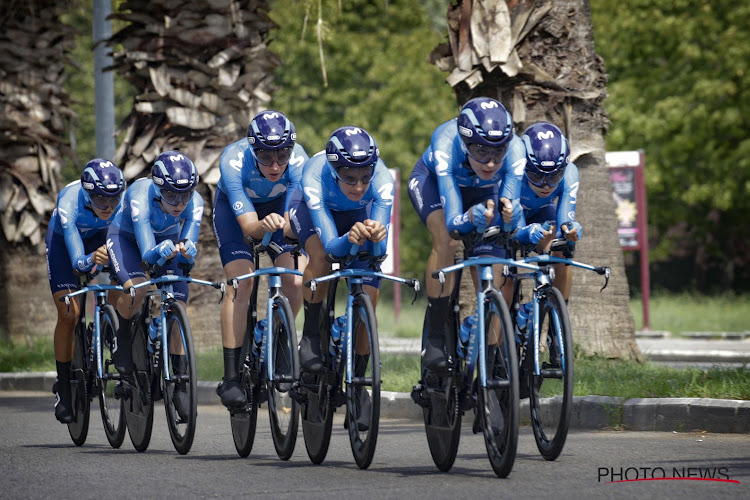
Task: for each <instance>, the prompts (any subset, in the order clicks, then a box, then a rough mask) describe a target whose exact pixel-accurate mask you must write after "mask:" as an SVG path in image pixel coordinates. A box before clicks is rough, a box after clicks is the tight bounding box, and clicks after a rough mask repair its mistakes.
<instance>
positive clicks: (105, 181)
mask: <svg viewBox="0 0 750 500" xmlns="http://www.w3.org/2000/svg"><path fill="white" fill-rule="evenodd" d="M81 186H82V187H83V191H84V193H85V194H86V197H87V198H88V201H89V202H90V203H91V204H92V205H94V206H95V207H96V208H98V209H100V210H107V209H109V208H114V207H116V206H117V204H118V203H120V194H122V192H123V190H124V189H125V177H123V175H122V170H120V169H119V168H118V167H117V165H115V164H114V163H112V162H111V161H109V160H105V159H102V158H95V159H93V160H91V161H90V162H88V163H87V164H86V166H85V167H84V169H83V173H81Z"/></svg>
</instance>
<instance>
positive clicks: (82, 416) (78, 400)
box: [68, 321, 90, 446]
mask: <svg viewBox="0 0 750 500" xmlns="http://www.w3.org/2000/svg"><path fill="white" fill-rule="evenodd" d="M74 338H75V345H74V347H73V360H72V361H71V363H70V396H71V397H70V401H71V403H72V404H73V416H74V418H75V420H73V422H71V423H69V424H68V433H69V434H70V438H71V439H72V440H73V443H75V445H76V446H82V445H83V443H85V442H86V437H87V436H88V433H89V417H90V411H89V410H90V402H89V395H88V390H87V389H88V379H89V369H88V367H87V366H86V353H87V352H88V344H89V342H87V339H86V332H85V330H84V328H83V323H82V322H81V321H79V322H78V325H77V326H76V330H75V337H74Z"/></svg>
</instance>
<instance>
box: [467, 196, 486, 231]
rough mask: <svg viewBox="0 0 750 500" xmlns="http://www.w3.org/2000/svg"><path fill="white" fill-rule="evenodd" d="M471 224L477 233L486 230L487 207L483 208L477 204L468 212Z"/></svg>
mask: <svg viewBox="0 0 750 500" xmlns="http://www.w3.org/2000/svg"><path fill="white" fill-rule="evenodd" d="M469 212H470V214H471V215H470V217H471V222H472V223H473V224H474V227H476V228H477V232H478V233H482V232H484V230H485V229H486V228H487V222H488V221H487V215H486V212H487V207H485V206H484V204H483V203H477V204H476V205H474V206H473V207H471V209H470V210H469Z"/></svg>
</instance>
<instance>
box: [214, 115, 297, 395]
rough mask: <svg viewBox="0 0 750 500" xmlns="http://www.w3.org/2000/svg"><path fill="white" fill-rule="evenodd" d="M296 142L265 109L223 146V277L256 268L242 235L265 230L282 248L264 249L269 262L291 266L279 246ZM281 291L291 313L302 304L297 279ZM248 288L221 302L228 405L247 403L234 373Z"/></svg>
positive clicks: (218, 219)
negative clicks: (244, 134) (242, 135)
mask: <svg viewBox="0 0 750 500" xmlns="http://www.w3.org/2000/svg"><path fill="white" fill-rule="evenodd" d="M296 141H297V133H296V131H295V128H294V125H293V124H292V122H290V121H289V119H288V118H287V117H286V116H284V115H283V114H282V113H279V112H278V111H273V110H268V111H263V112H261V113H259V114H258V115H256V116H255V118H253V119H252V121H251V122H250V126H249V127H248V129H247V137H245V138H242V139H240V140H239V141H237V142H235V143H233V144H230V145H229V146H227V147H226V148H225V149H224V152H223V153H222V155H221V161H220V164H219V169H220V171H221V177H220V179H219V183H218V189H217V190H216V197H215V200H214V213H213V220H214V233H215V234H216V241H217V242H218V244H219V255H220V256H221V263H222V265H223V266H224V273H225V274H226V277H227V279H228V280H229V279H232V278H236V277H237V276H240V275H243V274H247V273H250V272H253V271H254V270H255V265H254V263H253V252H252V249H251V248H250V246H248V244H247V242H246V238H247V237H250V238H252V239H253V240H255V241H257V242H259V241H260V240H261V239H262V238H263V235H264V234H265V233H266V232H268V231H275V233H274V236H273V239H272V241H274V242H275V243H277V244H278V245H279V246H280V247H281V249H282V250H281V252H280V253H276V252H274V251H272V250H271V249H269V251H270V255H271V257H272V259H273V262H274V265H277V266H282V267H287V268H292V267H294V262H293V259H292V256H291V254H290V253H289V252H290V250H292V248H293V247H294V246H293V245H289V244H284V235H283V233H284V232H286V234H287V236H291V232H290V230H289V225H288V223H287V220H288V218H289V216H288V210H289V198H290V197H291V193H292V192H293V191H294V189H295V188H296V187H297V186H298V185H299V181H300V178H301V177H302V165H304V163H305V162H306V161H307V159H308V156H307V153H306V152H305V150H304V148H303V147H302V146H301V145H299V144H297V143H296ZM282 230H283V231H282ZM304 267H305V260H304V256H300V258H299V268H300V270H303V269H304ZM281 289H282V293H283V294H284V295H285V296H286V297H287V298H288V299H289V303H290V305H291V306H292V310H293V311H294V314H295V316H296V314H297V312H298V311H299V309H300V307H301V305H302V290H301V289H302V278H301V277H299V276H294V275H284V276H282V278H281ZM251 290H252V280H243V281H241V282H240V283H239V287H238V288H237V292H236V296H235V297H229V298H228V300H224V301H223V302H222V306H221V337H222V345H223V352H224V378H223V380H222V382H221V383H220V384H219V387H218V388H217V393H218V394H219V396H220V397H221V402H222V403H223V404H224V405H225V406H227V407H233V406H242V405H244V404H245V403H246V397H245V392H244V391H243V390H242V388H241V386H240V377H239V373H238V371H239V362H240V359H239V358H240V350H241V348H242V342H243V339H244V337H245V330H246V328H247V310H248V306H249V302H250V293H251Z"/></svg>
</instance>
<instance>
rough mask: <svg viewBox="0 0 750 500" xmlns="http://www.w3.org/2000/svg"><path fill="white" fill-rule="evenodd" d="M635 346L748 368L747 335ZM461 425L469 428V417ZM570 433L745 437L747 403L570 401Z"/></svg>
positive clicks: (210, 395)
mask: <svg viewBox="0 0 750 500" xmlns="http://www.w3.org/2000/svg"><path fill="white" fill-rule="evenodd" d="M637 341H638V345H639V346H640V348H641V351H642V352H643V354H644V355H645V356H646V358H647V359H649V360H652V361H655V362H667V363H678V364H679V363H683V364H689V365H691V366H693V365H708V366H710V365H727V366H736V365H739V366H741V365H743V364H747V365H750V332H741V333H733V334H724V335H722V334H721V333H715V332H712V333H703V332H695V333H693V334H691V335H690V336H689V338H674V337H671V336H669V335H668V334H667V332H638V339H637ZM420 348H421V342H420V340H419V339H398V338H391V337H381V339H380V351H381V352H383V353H412V354H418V353H419V351H420ZM54 380H55V372H38V373H0V391H10V390H24V391H44V392H48V393H50V399H51V398H52V395H51V392H50V391H51V390H52V384H53V382H54ZM217 384H218V382H211V381H204V382H199V383H198V402H199V404H220V402H219V398H218V396H217V395H216V386H217ZM528 406H529V402H528V400H523V401H521V417H522V419H521V425H530V421H529V417H528V415H529V408H528ZM380 415H381V417H382V418H405V419H413V420H419V421H421V420H422V409H421V408H420V407H419V406H417V405H416V404H415V403H414V402H413V401H412V400H411V397H410V395H409V394H408V393H397V392H382V393H381V408H380ZM465 420H466V421H468V422H469V425H470V423H471V420H472V418H471V416H470V415H467V416H466V417H465ZM571 428H573V429H625V430H633V431H678V432H688V431H704V432H717V433H726V432H731V433H750V401H736V400H726V399H701V398H650V399H649V398H636V399H628V400H625V399H624V398H613V397H608V396H576V397H574V398H573V417H572V422H571Z"/></svg>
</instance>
